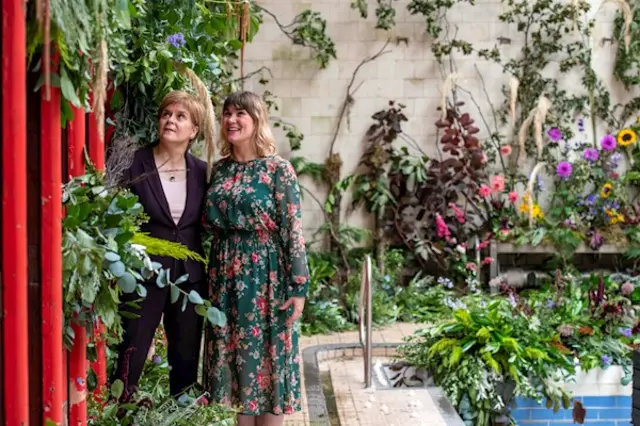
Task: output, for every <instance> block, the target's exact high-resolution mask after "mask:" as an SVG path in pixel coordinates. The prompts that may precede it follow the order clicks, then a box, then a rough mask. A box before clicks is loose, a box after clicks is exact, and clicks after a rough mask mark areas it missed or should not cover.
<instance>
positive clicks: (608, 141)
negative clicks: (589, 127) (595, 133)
mask: <svg viewBox="0 0 640 426" xmlns="http://www.w3.org/2000/svg"><path fill="white" fill-rule="evenodd" d="M600 146H601V147H602V149H604V150H605V151H613V150H614V149H616V138H614V137H613V136H611V135H606V136H604V137H603V138H602V139H600Z"/></svg>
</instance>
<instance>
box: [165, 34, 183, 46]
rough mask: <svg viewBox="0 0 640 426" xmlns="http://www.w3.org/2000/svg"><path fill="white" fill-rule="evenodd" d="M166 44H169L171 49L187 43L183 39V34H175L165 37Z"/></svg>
mask: <svg viewBox="0 0 640 426" xmlns="http://www.w3.org/2000/svg"><path fill="white" fill-rule="evenodd" d="M167 43H169V44H171V45H172V46H173V47H178V48H180V47H182V46H184V45H185V44H186V43H187V42H186V41H185V39H184V34H182V33H175V34H171V35H170V36H168V37H167Z"/></svg>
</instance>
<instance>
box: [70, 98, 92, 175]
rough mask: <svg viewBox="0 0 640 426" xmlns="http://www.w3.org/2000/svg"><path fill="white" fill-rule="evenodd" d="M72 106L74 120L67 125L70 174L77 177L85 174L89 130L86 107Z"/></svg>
mask: <svg viewBox="0 0 640 426" xmlns="http://www.w3.org/2000/svg"><path fill="white" fill-rule="evenodd" d="M70 106H71V109H72V110H73V120H71V121H70V122H69V124H68V127H67V129H68V131H67V134H68V139H69V156H68V161H69V174H70V175H71V177H76V176H82V175H83V174H84V154H83V152H84V145H85V139H86V135H87V130H86V119H85V112H84V109H83V108H76V107H74V106H72V105H70Z"/></svg>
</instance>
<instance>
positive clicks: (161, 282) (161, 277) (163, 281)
mask: <svg viewBox="0 0 640 426" xmlns="http://www.w3.org/2000/svg"><path fill="white" fill-rule="evenodd" d="M167 275H168V270H166V269H160V270H159V271H158V276H157V277H156V285H157V286H158V287H160V288H164V287H165V286H166V285H167Z"/></svg>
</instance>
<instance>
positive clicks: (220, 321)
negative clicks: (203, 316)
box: [207, 306, 227, 327]
mask: <svg viewBox="0 0 640 426" xmlns="http://www.w3.org/2000/svg"><path fill="white" fill-rule="evenodd" d="M207 320H209V322H210V323H211V324H213V325H217V326H218V327H224V326H225V325H226V324H227V317H226V316H225V315H224V314H223V313H222V312H221V311H220V310H219V309H218V308H214V307H213V306H212V307H210V308H209V309H207Z"/></svg>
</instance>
